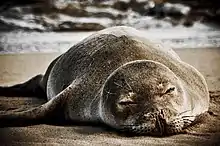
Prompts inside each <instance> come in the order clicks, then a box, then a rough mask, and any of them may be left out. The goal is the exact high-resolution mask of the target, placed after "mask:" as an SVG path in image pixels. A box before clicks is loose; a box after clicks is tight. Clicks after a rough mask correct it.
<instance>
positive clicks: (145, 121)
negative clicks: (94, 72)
mask: <svg viewBox="0 0 220 146" xmlns="http://www.w3.org/2000/svg"><path fill="white" fill-rule="evenodd" d="M185 100H186V97H185V94H184V88H183V85H182V82H181V80H180V79H179V78H178V77H177V76H176V75H175V74H174V73H173V72H172V71H171V70H170V69H169V68H168V67H166V66H165V65H163V64H161V63H159V62H155V61H150V60H136V61H132V62H129V63H127V64H125V65H123V66H121V67H119V68H118V69H116V70H115V71H114V72H113V73H112V74H111V75H110V76H109V77H108V79H107V80H106V82H105V84H104V86H103V89H102V99H101V103H100V117H101V119H102V120H103V122H105V123H106V124H108V125H110V126H112V127H114V128H117V129H119V130H122V131H126V132H131V133H135V134H155V135H166V134H174V133H178V132H180V131H181V130H182V129H183V128H184V127H186V126H188V125H189V124H190V123H191V121H192V120H191V119H190V118H189V117H188V116H183V115H184V114H183V113H186V112H187V109H186V108H185V107H187V106H186V105H185V104H186V101H185Z"/></svg>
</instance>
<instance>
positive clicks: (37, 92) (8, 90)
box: [0, 75, 46, 99]
mask: <svg viewBox="0 0 220 146" xmlns="http://www.w3.org/2000/svg"><path fill="white" fill-rule="evenodd" d="M42 78H43V75H37V76H35V77H33V78H31V79H30V80H28V81H27V82H25V83H22V84H17V85H13V86H10V87H0V96H7V97H13V96H19V97H22V96H23V97H41V98H45V99H46V93H45V91H44V89H43V87H41V85H40V82H41V80H42Z"/></svg>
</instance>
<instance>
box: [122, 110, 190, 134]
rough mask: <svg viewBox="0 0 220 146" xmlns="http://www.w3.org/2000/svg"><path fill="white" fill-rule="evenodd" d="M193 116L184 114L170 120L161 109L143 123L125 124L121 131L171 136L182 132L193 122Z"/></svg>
mask: <svg viewBox="0 0 220 146" xmlns="http://www.w3.org/2000/svg"><path fill="white" fill-rule="evenodd" d="M190 118H192V116H182V117H179V118H176V119H174V120H172V121H170V122H167V121H166V120H165V117H164V112H163V111H160V112H157V113H155V114H154V117H153V119H151V120H150V121H145V122H144V123H141V124H133V125H123V126H121V129H120V131H121V132H123V133H127V134H131V135H153V136H169V135H173V134H177V133H181V132H182V131H183V129H185V128H186V127H188V126H189V125H190V124H192V122H193V120H191V119H190Z"/></svg>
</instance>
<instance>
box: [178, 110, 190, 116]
mask: <svg viewBox="0 0 220 146" xmlns="http://www.w3.org/2000/svg"><path fill="white" fill-rule="evenodd" d="M189 111H191V110H186V111H183V112H181V113H179V114H178V115H177V116H180V115H182V114H184V113H187V112H189Z"/></svg>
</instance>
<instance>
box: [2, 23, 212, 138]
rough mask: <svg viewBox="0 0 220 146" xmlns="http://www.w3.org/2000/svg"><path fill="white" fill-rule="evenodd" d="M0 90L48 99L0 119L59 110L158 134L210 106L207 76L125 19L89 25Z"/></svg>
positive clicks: (74, 117) (70, 116) (70, 115)
mask: <svg viewBox="0 0 220 146" xmlns="http://www.w3.org/2000/svg"><path fill="white" fill-rule="evenodd" d="M13 92H14V93H15V94H12V93H13ZM39 92H41V94H39ZM1 93H2V94H4V95H7V94H8V95H9V93H10V94H11V95H16V93H17V94H19V93H20V94H21V93H22V95H24V96H25V95H30V94H33V95H43V94H45V96H46V97H47V99H48V102H47V103H45V104H44V105H42V106H39V107H37V108H33V109H30V110H27V111H23V112H11V113H5V114H3V115H0V123H1V121H2V122H3V123H5V124H6V125H8V126H13V125H16V124H15V122H13V121H19V122H20V123H31V121H34V120H36V119H44V118H47V117H48V115H51V114H53V115H56V112H57V111H58V110H59V112H57V113H62V115H63V116H64V118H65V119H66V120H70V121H83V122H102V123H104V124H107V125H109V126H111V127H113V128H115V129H118V130H122V131H123V130H124V131H128V132H132V133H136V134H158V133H159V134H162V135H164V134H174V133H178V132H181V131H182V130H183V129H184V128H185V127H187V126H189V125H190V124H191V123H192V122H193V121H194V120H195V118H196V117H197V116H199V115H200V114H202V113H204V112H206V111H207V110H208V106H209V94H208V89H207V85H206V82H205V80H204V78H203V76H202V75H201V74H200V73H199V72H198V71H197V70H196V69H195V68H193V67H192V66H190V65H188V64H186V63H185V62H183V61H181V60H180V58H179V57H178V55H177V54H176V53H175V52H174V51H173V50H172V49H169V48H167V47H163V46H162V45H160V44H155V43H152V42H150V41H149V40H148V39H146V38H145V37H144V35H143V34H141V32H139V31H137V30H136V29H134V28H130V27H125V26H119V27H112V28H108V29H105V30H102V31H99V32H97V33H95V34H94V35H92V36H90V37H88V38H86V39H84V40H83V41H81V42H80V43H78V44H77V45H75V46H73V47H72V48H70V49H69V50H68V51H67V52H66V53H64V54H62V55H61V56H59V57H58V58H56V59H55V60H54V61H53V62H52V63H51V64H50V66H49V67H48V69H47V71H46V74H45V75H44V76H39V75H38V76H36V77H35V78H33V79H31V80H29V81H28V82H26V83H24V84H19V85H15V86H12V87H1V88H0V94H1ZM27 93H28V94H27ZM12 119H13V120H12ZM19 122H16V123H17V124H18V123H19Z"/></svg>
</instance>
